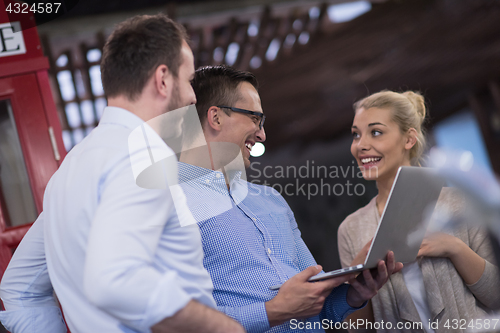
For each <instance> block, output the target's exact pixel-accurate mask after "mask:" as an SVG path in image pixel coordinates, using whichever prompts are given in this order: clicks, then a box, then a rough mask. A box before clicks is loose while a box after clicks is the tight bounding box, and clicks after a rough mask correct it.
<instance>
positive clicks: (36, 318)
mask: <svg viewBox="0 0 500 333" xmlns="http://www.w3.org/2000/svg"><path fill="white" fill-rule="evenodd" d="M0 321H1V322H2V324H3V326H4V327H5V328H6V329H7V330H8V331H9V332H13V333H40V332H51V333H65V332H67V330H66V324H65V323H64V320H63V317H62V314H61V310H59V307H57V306H41V307H32V308H25V309H19V310H11V311H2V312H0Z"/></svg>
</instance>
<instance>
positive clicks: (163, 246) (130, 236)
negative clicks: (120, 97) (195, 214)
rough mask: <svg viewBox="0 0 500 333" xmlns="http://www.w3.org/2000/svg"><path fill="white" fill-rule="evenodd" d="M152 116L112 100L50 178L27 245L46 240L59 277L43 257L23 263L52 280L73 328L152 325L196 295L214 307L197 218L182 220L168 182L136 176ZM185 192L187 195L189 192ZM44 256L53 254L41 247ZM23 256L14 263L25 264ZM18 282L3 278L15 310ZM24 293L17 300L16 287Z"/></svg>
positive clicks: (170, 166) (169, 167)
mask: <svg viewBox="0 0 500 333" xmlns="http://www.w3.org/2000/svg"><path fill="white" fill-rule="evenodd" d="M143 123H144V122H143V121H142V120H141V119H140V118H138V117H137V116H135V115H134V114H132V113H130V112H128V111H126V110H123V109H119V108H115V107H107V108H106V109H105V111H104V114H103V116H102V118H101V121H100V123H99V126H98V127H97V128H96V129H95V130H94V131H92V132H91V133H90V134H89V135H88V136H87V137H86V138H85V139H84V140H83V141H82V142H81V143H80V144H78V145H77V146H75V147H74V148H73V149H72V150H71V151H70V153H69V154H68V155H67V156H66V158H65V160H64V162H63V163H62V164H61V166H60V168H59V170H58V171H57V172H56V173H55V174H54V176H53V177H52V178H51V180H50V182H49V184H48V185H47V189H46V191H45V195H44V212H43V214H42V218H43V224H44V226H43V227H42V228H36V229H35V230H34V231H35V232H34V233H31V234H32V236H31V237H26V239H24V240H23V242H22V243H21V245H20V247H21V248H22V247H29V246H30V238H36V239H38V243H37V244H40V239H41V241H42V243H43V244H44V250H45V254H46V261H47V268H48V275H50V281H45V282H44V281H43V272H41V271H40V269H36V267H37V266H36V264H35V263H34V262H32V263H31V264H32V265H31V268H30V271H26V267H25V266H24V267H23V269H24V276H27V277H32V276H33V275H34V274H42V279H41V280H40V279H39V280H38V281H37V283H38V284H40V285H46V284H47V283H48V284H50V282H52V285H53V286H54V290H55V292H56V294H57V296H58V298H59V301H60V303H61V305H62V308H63V311H64V315H65V319H66V322H67V323H68V326H69V328H70V330H71V331H72V332H73V333H77V332H132V331H138V332H149V331H150V327H151V326H153V325H154V324H156V323H158V322H159V321H161V320H162V319H163V318H165V317H168V316H172V315H173V314H175V313H176V312H177V311H179V310H180V309H182V308H183V307H184V306H185V305H186V304H187V303H188V302H189V300H191V299H196V300H198V301H199V302H201V303H202V304H206V305H209V306H212V307H215V302H214V300H213V297H212V288H213V286H212V282H211V280H210V276H209V275H208V273H207V272H206V270H205V269H204V268H203V263H202V260H203V252H202V248H201V239H200V233H199V230H198V228H197V226H196V225H189V226H186V227H181V226H180V223H179V219H178V214H177V212H176V209H175V208H174V202H173V200H172V195H171V192H170V190H169V189H168V188H169V187H168V186H165V187H166V189H154V190H152V189H144V188H141V187H139V186H137V185H136V182H135V179H134V175H133V172H132V169H131V164H130V161H131V160H132V159H133V156H130V155H129V146H128V139H129V134H130V133H131V132H132V130H133V129H134V128H136V127H138V126H140V125H141V124H143ZM150 144H151V146H150V147H148V148H149V149H151V151H154V150H155V149H160V150H163V151H165V149H169V148H168V147H167V146H166V145H165V144H164V143H163V141H161V140H156V141H155V142H153V143H152V142H150ZM132 154H134V152H132ZM138 155H141V154H138ZM142 155H144V154H142ZM142 155H141V156H142ZM146 156H147V154H146ZM145 162H146V163H147V162H148V161H145ZM149 162H150V163H152V162H154V161H149ZM160 163H163V164H164V170H165V175H166V177H165V181H166V179H167V178H169V177H176V176H177V165H176V161H175V159H165V161H163V162H160ZM176 199H177V200H176V203H178V202H182V201H184V202H185V197H182V198H180V199H179V198H176ZM176 208H177V210H179V209H186V210H187V207H186V206H185V205H184V208H182V207H179V206H178V205H176ZM183 213H185V212H179V215H182V214H183ZM38 223H39V221H37V222H36V224H38ZM42 229H43V232H44V235H43V236H41V235H40V232H39V231H40V230H42ZM28 236H30V233H28ZM36 249H38V250H40V251H42V250H43V249H42V247H41V246H37V247H36ZM30 251H33V248H32V249H30ZM35 257H39V258H41V259H40V260H42V259H45V257H44V256H43V255H42V254H41V253H40V255H39V256H34V257H33V258H35ZM15 258H16V256H14V258H13V261H12V262H11V265H10V266H9V269H12V270H15V266H16V263H18V264H19V265H18V266H22V265H23V263H22V261H21V260H20V261H17V262H16V260H15ZM25 259H26V258H25ZM11 266H14V268H11ZM9 269H8V271H9ZM18 269H20V268H19V267H18ZM8 271H7V272H8ZM6 275H7V276H8V274H6ZM14 275H15V274H14ZM18 275H19V274H18ZM39 278H40V276H39ZM15 284H16V281H13V280H12V279H10V278H9V279H7V280H6V279H4V280H3V281H2V294H1V296H2V299H4V298H5V297H6V296H7V297H11V298H10V299H5V301H6V302H5V304H6V308H7V310H9V311H7V312H6V313H4V314H3V315H4V316H5V315H8V313H9V312H10V310H11V309H12V310H19V309H21V310H22V309H23V308H24V306H23V304H22V303H23V302H22V301H20V299H22V295H19V289H16V285H15ZM45 289H46V288H45ZM8 290H15V292H11V293H9V292H8ZM39 290H41V291H44V288H40V289H39ZM6 291H7V292H6ZM16 292H17V294H18V296H16V297H17V299H16V297H14V298H12V296H9V294H10V295H13V294H15V293H16ZM26 292H29V291H28V290H27V291H26ZM45 294H46V290H45ZM41 297H42V296H41ZM42 298H43V297H42ZM14 303H17V305H16V306H15V307H11V306H10V305H9V304H14ZM4 318H5V317H4ZM132 329H133V330H132ZM37 332H40V331H37Z"/></svg>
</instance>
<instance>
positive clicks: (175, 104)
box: [167, 78, 186, 112]
mask: <svg viewBox="0 0 500 333" xmlns="http://www.w3.org/2000/svg"><path fill="white" fill-rule="evenodd" d="M183 106H186V105H183V104H182V101H181V96H180V92H179V84H178V78H176V79H175V81H174V87H173V88H172V97H171V98H170V103H168V106H167V112H168V111H173V110H176V109H178V108H181V107H183Z"/></svg>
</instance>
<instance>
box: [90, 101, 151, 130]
mask: <svg viewBox="0 0 500 333" xmlns="http://www.w3.org/2000/svg"><path fill="white" fill-rule="evenodd" d="M99 124H118V125H122V126H124V127H126V128H129V129H135V128H136V127H138V126H140V125H142V124H144V120H142V119H141V118H139V117H138V116H137V115H135V114H133V113H132V112H130V111H128V110H125V109H122V108H119V107H116V106H107V107H105V108H104V112H103V114H102V117H101V120H100V121H99Z"/></svg>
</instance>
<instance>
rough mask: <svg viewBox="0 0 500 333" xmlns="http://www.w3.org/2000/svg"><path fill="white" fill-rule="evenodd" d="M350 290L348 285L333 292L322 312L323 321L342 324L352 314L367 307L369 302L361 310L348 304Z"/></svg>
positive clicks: (341, 286) (343, 285)
mask: <svg viewBox="0 0 500 333" xmlns="http://www.w3.org/2000/svg"><path fill="white" fill-rule="evenodd" d="M349 288H350V286H349V285H348V284H342V285H340V286H338V287H337V288H335V289H333V290H332V292H331V293H330V295H329V296H328V297H327V299H326V301H325V305H324V306H323V310H322V311H321V315H320V316H321V319H325V318H326V319H329V320H335V322H341V321H343V320H344V319H345V318H346V317H347V316H348V315H350V314H351V313H353V312H355V311H357V310H359V309H362V308H364V307H365V306H366V304H367V302H365V303H364V304H363V305H362V306H361V307H359V308H353V307H351V306H350V305H349V304H348V303H347V291H348V290H349Z"/></svg>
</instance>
